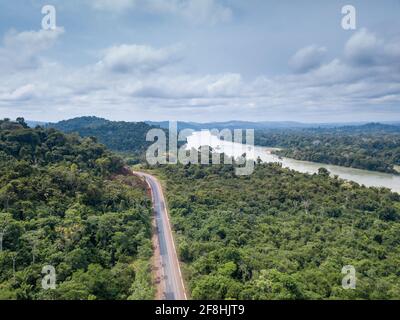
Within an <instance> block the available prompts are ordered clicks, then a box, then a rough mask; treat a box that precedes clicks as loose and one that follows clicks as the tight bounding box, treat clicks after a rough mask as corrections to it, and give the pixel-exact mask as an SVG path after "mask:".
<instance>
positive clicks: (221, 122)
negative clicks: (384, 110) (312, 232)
mask: <svg viewBox="0 0 400 320" xmlns="http://www.w3.org/2000/svg"><path fill="white" fill-rule="evenodd" d="M21 117H22V118H24V119H25V121H26V122H38V123H44V124H52V123H59V122H62V121H71V120H75V119H79V118H97V119H103V120H107V121H111V122H127V123H138V122H144V123H163V122H174V121H176V120H160V121H154V120H131V121H127V120H112V119H109V118H104V117H98V116H94V115H92V116H88V115H86V116H79V117H73V118H66V119H62V120H59V121H55V122H53V121H46V120H33V119H26V118H25V117H23V116H21ZM11 120H15V119H11ZM176 122H178V123H189V124H190V123H193V124H214V123H215V124H225V123H233V122H239V123H240V122H242V123H250V124H251V123H254V124H263V123H272V124H273V123H293V124H303V125H314V124H315V125H336V124H337V125H365V124H386V125H391V124H396V125H397V124H400V120H390V121H343V122H301V121H289V120H276V121H263V120H261V121H246V120H227V121H208V122H200V121H199V122H197V121H185V120H178V121H176Z"/></svg>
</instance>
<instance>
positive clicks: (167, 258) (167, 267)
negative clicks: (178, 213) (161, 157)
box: [133, 172, 187, 300]
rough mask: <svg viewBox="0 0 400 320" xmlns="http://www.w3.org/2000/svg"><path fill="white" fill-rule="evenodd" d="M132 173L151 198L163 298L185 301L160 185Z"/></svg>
mask: <svg viewBox="0 0 400 320" xmlns="http://www.w3.org/2000/svg"><path fill="white" fill-rule="evenodd" d="M133 173H134V174H135V175H137V176H140V177H142V178H144V179H145V180H146V182H147V184H148V185H149V187H150V190H151V194H152V198H153V206H154V212H155V219H156V227H157V234H158V242H159V244H160V254H161V262H162V268H163V274H164V277H163V278H164V282H165V283H164V288H165V293H164V298H165V299H166V300H187V297H186V291H185V286H184V283H183V278H182V273H181V269H180V265H179V260H178V255H177V253H176V248H175V242H174V238H173V235H172V229H171V224H170V221H169V216H168V212H167V207H166V205H165V199H164V194H163V191H162V187H161V184H160V182H159V181H158V180H157V178H155V177H154V176H152V175H150V174H147V173H143V172H133Z"/></svg>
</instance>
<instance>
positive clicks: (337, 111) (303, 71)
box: [0, 31, 400, 121]
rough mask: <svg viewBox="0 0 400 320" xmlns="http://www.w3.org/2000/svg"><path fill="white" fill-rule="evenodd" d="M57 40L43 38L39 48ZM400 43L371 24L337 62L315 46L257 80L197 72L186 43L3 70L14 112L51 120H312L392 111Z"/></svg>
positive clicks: (1, 83) (398, 94)
mask: <svg viewBox="0 0 400 320" xmlns="http://www.w3.org/2000/svg"><path fill="white" fill-rule="evenodd" d="M27 34H29V33H27ZM35 37H37V39H39V40H40V39H42V37H39V36H38V35H37V34H35ZM31 38H32V37H31V36H25V35H24V36H23V37H22V36H15V37H11V38H10V39H12V41H11V40H10V41H9V42H7V44H5V45H4V47H3V48H2V50H5V48H7V50H8V51H9V52H14V51H15V49H13V50H14V51H13V50H11V48H14V45H13V43H16V44H17V45H15V47H16V48H20V47H24V46H25V45H26V47H27V48H28V49H29V48H31V45H29V43H31ZM16 39H17V40H16ZM21 39H26V40H24V41H26V42H24V41H22V40H21ZM52 41H54V40H51V41H50V40H49V39H47V40H46V41H44V40H40V41H39V42H42V43H43V46H41V49H40V50H39V51H40V52H42V51H41V50H45V49H46V48H49V46H51V44H52V43H53V42H52ZM5 43H6V42H5ZM374 43H375V44H376V43H378V44H381V45H382V46H381V47H379V46H375V45H374ZM366 44H368V45H366ZM360 47H364V48H371V51H369V52H372V51H374V50H378V53H379V57H380V58H379V60H378V61H375V60H373V61H372V62H371V64H366V62H365V60H363V61H364V62H363V63H359V62H358V61H359V60H360V58H359V56H360V54H361V53H358V50H359V48H360ZM375 48H378V49H375ZM399 49H400V41H399V40H398V39H383V38H382V37H379V36H377V35H374V37H373V38H370V35H369V33H368V34H367V35H365V34H364V31H363V32H361V35H360V34H358V33H355V34H354V35H352V37H351V38H350V39H349V41H348V42H347V44H346V45H345V47H344V48H343V54H342V55H339V56H337V57H335V58H333V59H332V60H331V61H326V60H327V58H326V56H327V52H326V49H324V47H321V46H317V45H311V46H307V47H305V48H303V49H301V50H299V51H298V52H297V53H296V54H295V55H294V56H293V58H292V59H291V63H292V64H293V68H294V72H292V73H288V74H280V75H276V76H266V75H260V76H259V77H256V78H253V79H249V78H247V77H246V78H245V77H242V75H241V74H240V73H237V72H221V73H204V74H202V73H193V72H190V71H187V70H186V69H185V68H184V67H182V66H181V64H180V63H179V62H180V60H181V59H182V57H183V53H184V50H182V49H181V48H179V47H176V46H171V47H162V48H155V47H152V46H149V45H139V44H122V45H118V46H113V47H110V48H106V49H104V50H103V51H102V56H101V58H100V62H97V63H96V62H93V63H92V64H88V65H86V66H84V67H82V66H80V67H71V66H65V65H62V64H58V63H48V61H47V60H46V59H45V58H43V60H41V63H39V64H37V65H36V67H35V68H28V69H24V70H23V72H15V73H12V74H7V73H4V72H3V73H2V74H0V108H1V110H2V112H3V113H5V110H6V111H7V116H10V117H11V116H14V115H15V116H18V115H20V114H19V112H20V110H21V108H19V109H18V108H16V110H11V111H10V110H9V109H7V108H10V105H11V106H23V107H24V108H25V109H24V116H25V117H27V118H28V117H31V118H33V117H34V118H36V119H39V118H42V117H43V116H44V117H45V118H46V119H44V120H47V119H48V118H50V117H52V119H54V118H56V119H60V118H65V117H71V116H79V115H85V114H86V115H87V114H95V115H101V116H104V117H109V118H114V119H115V118H119V119H126V120H145V119H166V118H180V119H182V120H205V119H210V118H212V119H219V120H223V119H225V120H227V119H228V118H230V119H234V118H237V119H249V120H267V119H271V118H270V117H274V116H276V115H279V116H280V117H287V119H293V118H295V117H296V118H297V120H299V118H300V117H304V118H303V119H305V120H307V119H308V116H310V117H313V119H315V117H318V115H320V116H321V117H325V119H329V120H332V121H333V119H334V118H333V117H336V116H337V117H340V116H344V115H349V114H351V112H356V113H357V114H358V115H361V114H366V113H369V114H372V115H373V114H379V115H385V113H389V112H392V113H393V110H396V108H397V110H398V106H399V105H400V72H399V60H398V59H397V57H398V56H399V53H400V50H399ZM32 50H33V49H32ZM28 51H29V50H28ZM367 51H368V50H367ZM31 52H33V51H31ZM32 54H33V56H35V55H36V56H37V52H36V51H35V52H33V53H32ZM210 54H211V53H210ZM353 59H355V60H353ZM12 102H14V103H12ZM397 112H398V111H397Z"/></svg>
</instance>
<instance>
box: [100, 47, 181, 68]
mask: <svg viewBox="0 0 400 320" xmlns="http://www.w3.org/2000/svg"><path fill="white" fill-rule="evenodd" d="M178 51H179V50H178V48H177V47H169V48H161V49H155V48H153V47H150V46H147V45H136V44H132V45H127V44H123V45H120V46H114V47H111V48H108V49H106V50H105V52H104V56H103V58H102V60H101V61H100V62H99V66H102V67H105V68H106V69H107V70H110V71H112V72H117V73H128V72H152V71H156V70H158V69H161V68H163V67H165V66H168V65H170V64H172V63H174V62H176V61H178V60H179V58H180V57H179V55H178Z"/></svg>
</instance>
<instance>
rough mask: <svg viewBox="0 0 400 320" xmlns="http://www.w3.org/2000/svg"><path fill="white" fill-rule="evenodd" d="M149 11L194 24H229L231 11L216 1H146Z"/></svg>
mask: <svg viewBox="0 0 400 320" xmlns="http://www.w3.org/2000/svg"><path fill="white" fill-rule="evenodd" d="M147 8H148V10H149V11H152V12H155V13H162V14H173V15H177V16H180V17H181V18H184V19H185V20H187V21H189V22H191V23H194V24H203V23H206V24H211V25H214V24H216V23H219V22H229V21H230V20H231V19H232V16H233V13H232V10H231V9H230V8H228V7H226V6H223V5H221V4H220V3H218V1H217V0H164V1H159V0H148V6H147Z"/></svg>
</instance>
